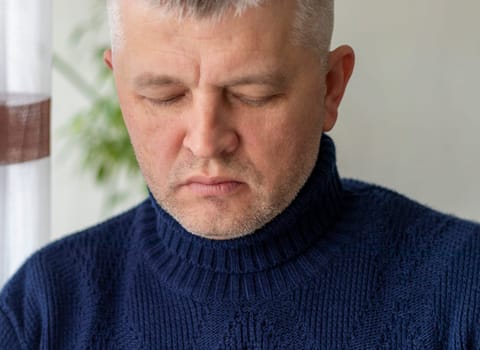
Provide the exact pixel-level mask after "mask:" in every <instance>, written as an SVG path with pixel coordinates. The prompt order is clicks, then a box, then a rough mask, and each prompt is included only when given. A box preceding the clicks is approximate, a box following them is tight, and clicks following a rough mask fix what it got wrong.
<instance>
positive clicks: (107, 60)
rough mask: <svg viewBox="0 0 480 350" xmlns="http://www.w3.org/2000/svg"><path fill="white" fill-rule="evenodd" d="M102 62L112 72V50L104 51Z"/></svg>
mask: <svg viewBox="0 0 480 350" xmlns="http://www.w3.org/2000/svg"><path fill="white" fill-rule="evenodd" d="M103 62H105V64H106V65H107V67H108V68H110V70H113V64H112V50H111V49H106V50H105V52H104V53H103Z"/></svg>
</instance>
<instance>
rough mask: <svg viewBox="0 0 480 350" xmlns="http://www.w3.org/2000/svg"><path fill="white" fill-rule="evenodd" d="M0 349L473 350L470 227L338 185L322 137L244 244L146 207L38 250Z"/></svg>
mask: <svg viewBox="0 0 480 350" xmlns="http://www.w3.org/2000/svg"><path fill="white" fill-rule="evenodd" d="M0 349H2V350H3V349H8V350H12V349H13V350H15V349H82V350H83V349H115V350H120V349H125V350H127V349H128V350H131V349H208V350H212V349H275V350H277V349H329V350H331V349H480V227H479V226H478V225H476V224H474V223H470V222H467V221H463V220H460V219H457V218H454V217H452V216H448V215H444V214H440V213H437V212H436V211H434V210H431V209H429V208H426V207H424V206H422V205H420V204H418V203H415V202H413V201H411V200H409V199H407V198H405V197H403V196H401V195H399V194H396V193H394V192H392V191H389V190H386V189H383V188H380V187H378V186H373V185H369V184H365V183H362V182H358V181H353V180H343V181H342V180H340V178H339V177H338V174H337V170H336V165H335V149H334V145H333V142H332V141H331V139H330V138H328V137H327V136H323V137H322V143H321V148H320V155H319V159H318V161H317V164H316V166H315V168H314V169H313V172H312V174H311V176H310V178H309V180H308V181H307V183H306V184H305V186H304V187H303V188H302V190H301V191H300V193H299V195H298V196H297V198H296V199H295V200H294V201H293V202H292V203H291V205H290V206H289V207H288V208H287V209H286V210H285V211H284V212H283V213H281V214H280V215H279V216H277V217H276V218H275V219H274V220H273V221H271V222H270V223H268V224H267V225H266V226H265V227H263V228H262V229H260V230H258V231H257V232H254V233H253V234H251V235H249V236H246V237H242V238H238V239H233V240H225V241H213V240H207V239H204V238H200V237H198V236H194V235H192V234H190V233H188V232H186V231H185V230H184V229H183V228H182V227H181V226H180V225H179V224H178V223H177V222H176V221H175V220H174V219H173V218H172V217H171V216H170V215H168V214H167V213H166V212H164V211H163V210H162V209H161V208H160V207H159V206H158V205H157V203H156V202H155V201H154V200H153V199H152V197H150V198H149V199H148V200H146V201H145V202H143V203H141V204H140V205H139V206H137V207H135V208H133V209H132V210H130V211H128V212H126V213H124V214H122V215H120V216H118V217H116V218H113V219H111V220H109V221H107V222H105V223H103V224H101V225H98V226H96V227H93V228H91V229H88V230H86V231H84V232H81V233H77V234H75V235H72V236H70V237H67V238H65V239H62V240H60V241H57V242H54V243H52V244H50V245H49V246H47V247H46V248H44V249H42V250H40V251H39V252H37V253H36V254H34V255H33V256H32V257H31V258H30V259H29V260H28V261H27V262H26V263H25V265H24V266H23V267H22V268H21V269H20V270H19V271H18V272H17V274H16V275H15V276H14V277H13V278H12V279H11V280H10V281H9V283H8V284H7V285H6V286H5V288H4V289H3V291H2V293H1V295H0Z"/></svg>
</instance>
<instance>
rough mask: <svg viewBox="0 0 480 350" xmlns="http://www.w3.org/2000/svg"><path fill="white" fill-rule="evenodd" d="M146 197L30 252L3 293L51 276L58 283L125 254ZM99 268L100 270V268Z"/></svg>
mask: <svg viewBox="0 0 480 350" xmlns="http://www.w3.org/2000/svg"><path fill="white" fill-rule="evenodd" d="M148 207H149V203H148V200H147V201H144V202H142V203H140V204H139V205H137V206H135V207H133V208H131V209H129V210H127V211H125V212H123V213H121V214H118V215H116V216H114V217H111V218H109V219H107V220H106V221H104V222H102V223H99V224H96V225H94V226H92V227H89V228H86V229H84V230H81V231H78V232H75V233H72V234H70V235H68V236H66V237H63V238H61V239H58V240H56V241H53V242H51V243H49V244H48V245H46V246H45V247H43V248H41V249H39V250H38V251H36V252H35V253H34V254H32V255H31V256H30V257H29V258H28V259H27V260H26V261H25V263H24V264H23V266H22V267H21V268H20V269H19V270H18V271H17V272H16V274H15V275H14V276H13V277H12V278H11V279H10V281H9V282H7V284H6V285H5V287H4V290H3V293H2V297H4V298H5V297H8V296H9V295H15V294H16V293H18V292H21V293H24V292H25V289H30V288H32V289H35V288H38V287H39V286H38V284H39V283H40V284H43V283H46V281H50V280H51V279H52V276H54V277H55V279H59V281H58V282H59V283H62V282H65V281H66V280H68V279H70V277H69V276H75V278H78V277H79V276H83V275H85V274H91V273H95V271H94V269H97V268H102V266H104V267H105V268H107V267H108V266H107V265H108V261H110V262H111V264H110V267H108V268H111V267H112V266H111V265H113V263H112V262H114V261H116V258H120V256H122V255H125V254H126V252H127V250H128V248H129V245H130V244H131V239H132V233H133V230H134V226H135V222H136V220H137V217H138V216H139V215H140V214H141V213H142V212H145V211H146V210H148ZM99 272H100V271H99ZM0 301H1V300H0Z"/></svg>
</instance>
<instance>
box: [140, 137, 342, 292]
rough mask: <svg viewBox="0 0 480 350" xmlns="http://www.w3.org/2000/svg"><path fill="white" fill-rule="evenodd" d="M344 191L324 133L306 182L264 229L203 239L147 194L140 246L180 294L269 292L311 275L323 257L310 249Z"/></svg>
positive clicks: (337, 207) (160, 275) (161, 276)
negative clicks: (147, 207)
mask: <svg viewBox="0 0 480 350" xmlns="http://www.w3.org/2000/svg"><path fill="white" fill-rule="evenodd" d="M342 193H343V191H342V185H341V182H340V179H339V176H338V173H337V168H336V160H335V146H334V143H333V141H332V140H331V139H330V138H329V137H328V136H326V135H323V136H322V140H321V146H320V152H319V157H318V159H317V162H316V164H315V166H314V169H313V171H312V174H311V175H310V177H309V179H308V180H307V182H306V184H305V185H304V186H303V188H302V189H301V190H300V192H299V194H298V195H297V197H296V198H295V199H294V200H293V202H292V203H291V204H290V205H289V206H288V207H287V208H286V209H285V210H284V211H283V212H282V213H281V214H279V215H278V216H277V217H275V218H274V219H273V220H272V221H271V222H269V223H268V224H266V225H265V226H264V227H263V228H261V229H259V230H257V231H255V232H254V233H252V234H250V235H247V236H245V237H241V238H236V239H231V240H223V241H221V240H220V241H219V240H209V239H205V238H201V237H198V236H195V235H193V234H191V233H190V232H188V231H186V230H185V229H184V228H183V227H182V226H181V225H180V224H179V223H178V222H177V221H176V220H175V219H173V218H172V217H171V216H170V215H169V214H168V213H166V212H165V211H164V210H163V209H162V208H161V207H160V206H159V205H158V204H157V202H156V201H155V199H153V197H152V196H150V202H151V205H152V206H153V208H154V210H153V211H152V212H151V215H148V216H149V217H150V218H145V219H144V220H143V222H144V225H143V228H144V229H143V230H142V231H143V232H142V241H143V249H144V252H145V254H146V257H147V260H148V261H149V262H150V263H151V264H152V268H153V269H154V270H155V273H157V274H158V278H159V279H160V280H161V282H163V283H165V284H167V285H168V286H169V287H170V288H171V289H173V290H175V291H177V292H179V293H181V294H183V295H189V296H192V297H195V298H196V299H220V300H225V299H226V300H233V299H250V298H254V297H257V296H258V295H259V294H261V295H262V296H264V297H269V296H271V295H274V294H275V293H279V292H282V291H285V290H288V289H290V288H292V287H294V286H295V285H298V284H299V283H301V282H302V281H304V280H305V279H308V274H309V273H314V270H315V269H316V268H317V267H316V264H317V263H318V259H320V261H324V260H325V259H326V258H327V256H326V255H325V252H323V251H321V250H318V249H313V248H314V247H315V245H318V244H317V243H318V241H319V240H320V239H321V238H322V235H323V234H324V233H325V231H326V230H327V229H328V228H329V227H330V226H331V225H333V224H334V222H335V220H336V218H337V217H338V216H339V214H340V208H341V201H342ZM148 221H151V223H150V224H148V223H147V222H148Z"/></svg>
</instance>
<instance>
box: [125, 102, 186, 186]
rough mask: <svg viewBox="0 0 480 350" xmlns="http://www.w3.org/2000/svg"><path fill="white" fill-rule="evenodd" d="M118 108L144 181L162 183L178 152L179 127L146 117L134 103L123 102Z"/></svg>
mask: <svg viewBox="0 0 480 350" xmlns="http://www.w3.org/2000/svg"><path fill="white" fill-rule="evenodd" d="M121 105H122V111H123V113H124V120H125V125H126V127H127V130H128V133H129V135H130V139H131V142H132V145H133V148H134V150H135V154H136V157H137V160H138V163H139V165H140V168H141V169H142V172H143V174H144V176H145V177H146V179H147V182H149V180H150V181H152V180H154V179H155V182H159V181H160V182H161V183H163V182H164V181H162V180H164V179H165V178H166V177H167V175H168V172H169V170H170V169H171V167H172V166H173V163H174V161H175V159H176V156H177V155H178V152H179V151H180V147H181V132H180V130H181V128H180V127H179V126H178V125H171V124H172V123H169V122H168V121H164V122H161V121H160V117H158V118H155V117H153V116H151V115H148V113H146V112H145V109H144V108H143V107H142V106H139V105H138V103H135V102H131V103H129V102H127V101H125V100H124V101H121ZM149 185H152V184H151V183H150V184H149Z"/></svg>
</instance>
